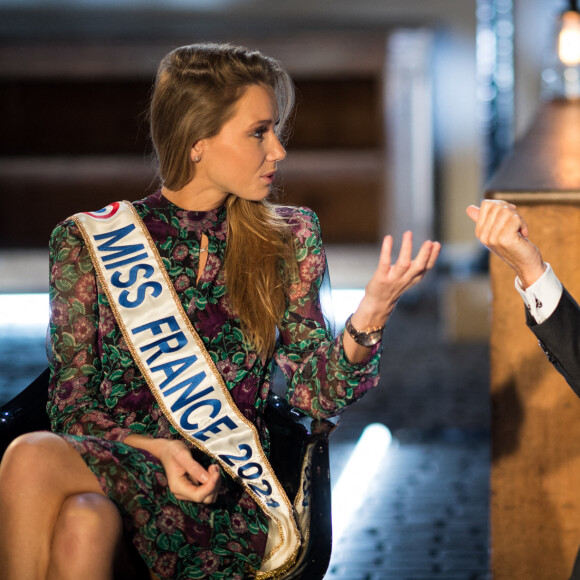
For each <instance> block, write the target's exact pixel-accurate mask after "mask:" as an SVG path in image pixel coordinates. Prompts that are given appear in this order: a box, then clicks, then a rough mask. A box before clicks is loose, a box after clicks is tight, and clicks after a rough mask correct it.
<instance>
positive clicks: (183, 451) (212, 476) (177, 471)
mask: <svg viewBox="0 0 580 580" xmlns="http://www.w3.org/2000/svg"><path fill="white" fill-rule="evenodd" d="M167 441H168V444H167V445H165V448H164V449H163V451H162V454H161V456H160V457H159V459H160V460H161V463H162V464H163V467H164V468H165V473H166V475H167V483H168V485H169V489H170V490H171V491H172V492H173V495H175V497H176V498H177V499H180V500H185V501H188V500H189V501H194V502H197V503H214V502H215V501H216V499H217V495H218V492H219V490H220V485H221V478H220V468H219V466H218V465H216V464H213V465H210V466H209V468H208V469H205V468H204V467H203V466H202V465H201V464H199V463H198V462H197V461H196V460H195V459H194V458H193V457H192V456H191V449H190V448H189V447H188V446H187V445H186V444H185V443H184V442H183V441H179V440H167Z"/></svg>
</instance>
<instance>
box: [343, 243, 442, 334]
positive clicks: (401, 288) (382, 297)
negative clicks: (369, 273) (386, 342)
mask: <svg viewBox="0 0 580 580" xmlns="http://www.w3.org/2000/svg"><path fill="white" fill-rule="evenodd" d="M440 250H441V244H440V243H439V242H432V241H429V240H428V241H426V242H424V243H423V244H422V246H421V248H420V249H419V252H418V253H417V255H416V256H415V258H414V259H413V234H412V233H411V232H405V233H404V234H403V239H402V242H401V249H400V251H399V256H398V257H397V261H396V262H395V263H394V264H393V262H392V257H391V254H392V251H393V238H392V236H386V237H385V239H384V240H383V246H382V248H381V254H380V257H379V264H378V267H377V269H376V271H375V273H374V274H373V277H372V278H371V279H370V281H369V283H368V284H367V286H366V288H365V296H364V298H363V301H362V302H361V306H359V309H357V312H356V313H355V314H354V315H353V324H354V325H355V327H356V323H355V322H356V321H358V320H357V319H358V318H359V316H356V315H357V314H359V312H358V311H359V310H360V309H361V307H362V312H361V313H360V314H361V315H362V314H363V313H364V314H365V315H366V316H367V317H368V320H366V321H363V320H362V319H361V320H360V324H361V327H362V326H363V325H366V326H382V325H384V324H385V322H386V321H387V318H388V317H389V314H390V313H391V312H392V311H393V309H394V308H395V304H396V303H397V301H398V300H399V298H400V297H401V296H402V295H403V294H404V293H405V292H406V291H407V290H409V289H410V288H412V287H413V286H415V284H417V283H418V282H419V281H420V280H421V279H422V278H423V276H425V274H426V273H427V272H428V271H429V270H430V269H431V268H433V266H434V265H435V262H436V261H437V257H438V256H439V252H440ZM360 318H362V316H360Z"/></svg>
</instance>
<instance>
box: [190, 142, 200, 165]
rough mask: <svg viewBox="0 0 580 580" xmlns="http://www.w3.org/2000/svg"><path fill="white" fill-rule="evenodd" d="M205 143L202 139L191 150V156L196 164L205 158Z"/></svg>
mask: <svg viewBox="0 0 580 580" xmlns="http://www.w3.org/2000/svg"><path fill="white" fill-rule="evenodd" d="M203 141H204V140H203V139H200V140H199V141H197V142H196V143H195V144H194V145H193V147H192V148H191V151H190V154H189V156H190V159H191V160H192V161H193V162H194V163H199V162H200V161H201V159H202V157H203V149H204V144H203Z"/></svg>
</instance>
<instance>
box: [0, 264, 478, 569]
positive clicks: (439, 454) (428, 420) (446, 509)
mask: <svg viewBox="0 0 580 580" xmlns="http://www.w3.org/2000/svg"><path fill="white" fill-rule="evenodd" d="M441 282H442V278H441V276H439V277H437V276H434V275H433V276H432V277H431V280H430V281H429V282H428V283H426V284H425V285H424V287H423V291H422V292H421V293H419V294H416V295H414V297H413V299H412V300H405V301H403V302H402V303H400V304H399V305H398V306H397V309H396V310H395V313H394V315H393V317H392V319H391V320H390V321H389V324H388V328H387V334H386V336H385V340H384V354H383V358H382V362H381V367H382V379H381V385H380V387H379V388H378V389H377V390H376V391H374V392H371V393H368V394H367V395H366V396H365V398H364V399H363V400H362V401H360V402H359V403H357V404H356V405H355V406H353V407H352V408H351V409H349V410H347V412H346V413H345V415H344V416H343V419H342V422H341V425H340V426H339V427H338V429H337V430H336V431H335V433H334V434H333V435H332V442H331V474H332V478H333V480H334V481H336V480H337V479H338V477H339V475H340V472H341V470H342V468H343V467H344V465H345V463H346V461H347V459H348V456H349V454H350V452H351V451H352V449H353V447H354V445H355V442H356V441H357V439H358V437H359V436H360V434H361V433H362V431H363V429H364V427H365V425H367V424H368V423H371V422H381V423H383V424H385V425H387V426H388V427H389V428H390V429H391V431H392V433H393V437H394V439H393V443H392V445H391V446H390V448H389V450H388V451H387V455H386V458H385V459H384V460H383V461H382V462H381V465H380V468H379V471H378V473H377V475H376V476H375V477H374V480H373V481H372V482H371V484H370V487H369V492H368V494H367V495H366V496H365V499H364V501H363V504H362V507H361V508H360V510H359V511H358V512H357V513H356V514H355V516H354V518H353V519H352V521H351V522H350V524H349V526H348V532H346V533H345V534H344V535H343V536H342V537H341V538H340V539H338V540H337V542H336V543H335V545H334V549H333V556H332V560H331V564H330V567H329V570H328V573H327V575H326V579H327V580H484V579H487V578H488V576H489V573H488V563H487V556H488V474H489V429H488V423H489V408H488V385H489V383H488V358H487V357H488V349H487V345H486V344H485V343H482V342H478V343H473V344H469V343H468V344H453V343H450V342H447V341H445V340H443V339H442V331H441V319H440V312H439V310H440V308H439V305H440V300H439V293H440V289H441V288H442V284H441ZM44 365H45V356H44V336H43V333H42V330H41V329H37V330H32V331H31V333H29V335H28V336H27V335H26V334H22V333H17V332H15V331H14V329H11V330H6V329H4V330H2V327H1V325H0V403H1V402H2V401H5V400H7V399H9V398H10V397H11V396H13V395H14V394H15V393H16V392H17V391H18V390H19V389H20V388H21V387H22V386H24V385H25V384H27V382H28V381H29V380H30V379H32V378H34V376H36V374H37V373H38V372H40V370H42V368H43V367H44ZM356 493H357V489H356V484H355V486H354V488H353V494H356Z"/></svg>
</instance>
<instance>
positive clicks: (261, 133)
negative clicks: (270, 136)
mask: <svg viewBox="0 0 580 580" xmlns="http://www.w3.org/2000/svg"><path fill="white" fill-rule="evenodd" d="M267 130H268V129H266V127H260V128H259V129H256V130H255V131H254V132H253V133H252V137H256V139H263V138H264V133H265V132H266V131H267Z"/></svg>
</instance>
